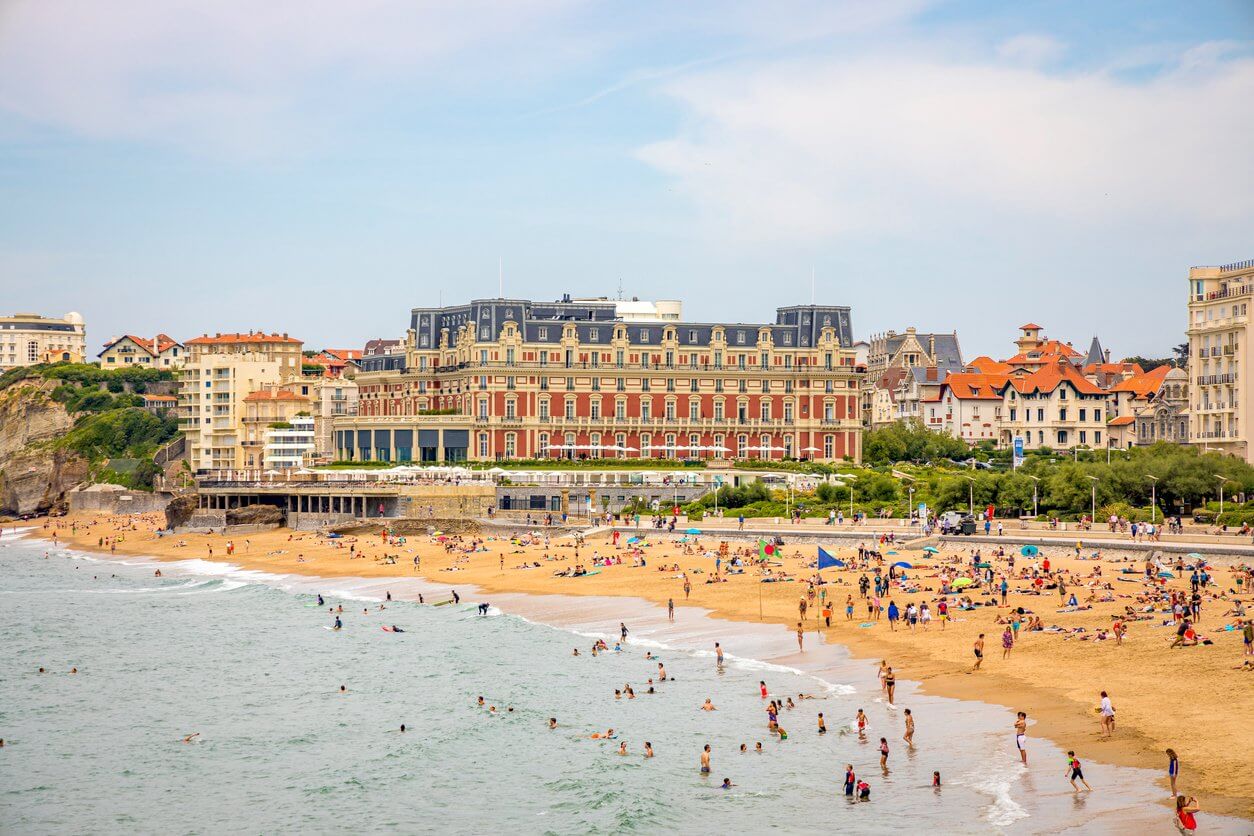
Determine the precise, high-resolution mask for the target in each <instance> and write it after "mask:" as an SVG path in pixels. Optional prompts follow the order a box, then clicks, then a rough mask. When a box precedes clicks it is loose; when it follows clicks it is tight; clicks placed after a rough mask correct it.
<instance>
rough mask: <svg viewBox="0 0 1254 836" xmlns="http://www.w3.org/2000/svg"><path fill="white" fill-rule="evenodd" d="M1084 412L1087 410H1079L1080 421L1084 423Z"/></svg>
mask: <svg viewBox="0 0 1254 836" xmlns="http://www.w3.org/2000/svg"><path fill="white" fill-rule="evenodd" d="M1086 412H1087V410H1083V409H1081V410H1080V423H1084V418H1085V413H1086Z"/></svg>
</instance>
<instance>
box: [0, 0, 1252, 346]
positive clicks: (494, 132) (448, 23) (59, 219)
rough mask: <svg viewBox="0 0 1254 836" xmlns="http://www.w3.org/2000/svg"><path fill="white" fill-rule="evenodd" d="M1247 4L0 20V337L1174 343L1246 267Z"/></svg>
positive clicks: (241, 12)
mask: <svg viewBox="0 0 1254 836" xmlns="http://www.w3.org/2000/svg"><path fill="white" fill-rule="evenodd" d="M1251 137H1254V4H1251V3H1249V2H1235V0H1234V1H1233V2H1209V3H1206V2H1202V3H1192V4H1179V3H1167V2H1158V3H1155V2H1109V3H1091V2H1090V3H1082V2H1035V3H1031V2H1029V3H1016V4H1006V3H992V2H950V3H945V2H926V0H880V2H876V3H852V2H844V3H842V2H775V3H761V4H755V3H748V2H727V3H699V2H694V3H684V4H675V3H663V2H648V1H647V0H646V2H636V3H631V4H607V3H587V2H580V0H511V2H498V1H497V0H469V1H468V2H462V3H457V4H441V3H423V2H413V0H410V2H400V0H395V2H394V0H362V2H356V3H348V2H331V0H303V2H295V0H273V1H272V2H269V3H265V4H257V3H250V2H238V0H218V2H214V3H204V2H199V1H195V2H194V0H160V1H159V0H116V2H114V3H110V4H100V3H92V2H68V0H9V2H7V3H4V4H0V311H6V312H9V311H16V310H22V311H25V310H35V311H41V312H46V313H54V314H59V313H62V312H64V311H67V310H79V311H81V312H82V313H83V314H84V315H85V316H86V317H87V321H88V328H89V337H90V339H91V342H92V343H93V345H96V346H97V347H96V349H95V350H99V346H98V344H99V343H101V342H103V340H104V339H105V338H106V337H108V336H110V335H113V334H119V333H123V332H131V333H140V334H150V333H153V332H155V331H158V330H160V331H165V332H167V333H169V334H171V335H173V336H175V337H179V338H186V337H190V336H194V335H196V334H199V333H202V332H204V331H209V332H213V331H227V330H239V329H243V330H248V329H251V328H265V329H268V330H278V331H287V332H290V333H292V334H293V335H295V336H299V337H301V338H303V339H304V340H305V341H306V342H307V343H308V344H309V346H310V347H322V346H339V347H344V346H350V347H351V346H360V345H361V344H362V343H363V342H364V341H365V340H366V339H368V338H370V337H374V336H389V337H393V336H399V335H400V334H401V332H402V331H403V329H404V328H405V326H406V322H407V312H408V309H409V308H410V307H412V306H414V305H429V304H435V303H436V302H438V301H439V300H440V299H441V298H442V299H443V300H444V301H445V302H446V303H448V302H454V301H462V300H465V299H467V298H471V297H479V296H493V295H496V292H497V265H498V258H501V259H503V260H504V273H505V290H506V293H507V294H508V295H511V296H531V297H534V298H541V299H544V298H555V297H556V296H558V295H559V294H561V293H563V292H571V293H575V294H580V295H614V294H615V293H616V292H617V289H618V287H619V284H620V282H621V285H622V287H623V289H624V292H625V293H626V294H627V295H638V296H640V297H642V298H658V297H660V298H675V297H678V298H681V299H683V300H684V303H685V312H686V314H687V315H688V316H689V317H690V318H694V319H702V320H715V319H721V320H740V321H758V320H761V319H763V318H770V317H771V316H772V314H773V311H774V308H775V307H776V306H778V305H785V304H793V303H797V302H804V301H807V300H808V299H809V297H810V277H811V272H812V271H813V273H814V275H815V276H816V286H817V297H818V298H819V300H820V301H824V302H832V303H839V304H849V305H851V306H852V307H853V323H854V328H855V332H856V334H857V335H859V336H865V335H867V334H868V333H870V332H872V331H878V330H886V329H889V328H895V329H898V330H900V329H903V328H905V327H907V326H910V325H915V326H917V327H919V328H920V329H925V330H951V329H957V331H958V333H959V336H960V339H961V341H962V344H963V347H964V351H965V353H966V354H967V355H968V356H975V355H976V354H981V353H989V354H994V355H1005V354H1008V353H1010V351H1011V346H1010V341H1011V340H1012V339H1013V338H1014V337H1015V330H1014V329H1015V326H1017V325H1019V324H1020V323H1021V322H1024V321H1027V320H1032V321H1035V322H1038V323H1041V324H1042V325H1044V326H1045V328H1046V332H1047V333H1048V334H1049V335H1050V336H1054V337H1058V338H1060V339H1069V340H1072V341H1074V342H1076V343H1077V344H1079V345H1085V346H1086V345H1087V343H1088V341H1089V339H1091V337H1092V336H1093V334H1094V333H1098V334H1100V335H1101V337H1102V339H1103V341H1104V342H1105V343H1106V344H1107V345H1108V346H1109V347H1110V348H1111V349H1112V350H1113V351H1114V352H1115V353H1116V354H1120V355H1123V354H1153V355H1161V354H1165V353H1167V351H1168V350H1169V348H1170V346H1171V345H1173V344H1174V343H1177V342H1180V341H1181V340H1182V339H1183V328H1184V303H1185V283H1184V279H1185V276H1186V275H1187V270H1188V267H1189V266H1190V265H1194V264H1219V263H1225V262H1230V261H1237V260H1242V259H1246V258H1254V153H1251V152H1250V150H1249V149H1250V148H1251V147H1254V146H1252V145H1251V139H1250V138H1251Z"/></svg>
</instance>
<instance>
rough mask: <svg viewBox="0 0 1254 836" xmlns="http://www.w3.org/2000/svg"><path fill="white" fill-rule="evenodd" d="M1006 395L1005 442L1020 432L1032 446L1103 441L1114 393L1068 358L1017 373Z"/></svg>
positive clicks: (1005, 389) (1005, 387) (1004, 388)
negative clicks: (1106, 389)
mask: <svg viewBox="0 0 1254 836" xmlns="http://www.w3.org/2000/svg"><path fill="white" fill-rule="evenodd" d="M999 391H1000V393H1001V395H1002V421H1001V429H1000V438H1001V444H1002V446H1007V447H1008V446H1011V445H1012V444H1013V443H1014V439H1015V438H1016V437H1018V438H1022V439H1023V446H1024V448H1025V449H1027V450H1034V449H1037V448H1040V447H1048V448H1050V449H1054V450H1058V449H1071V448H1073V447H1103V446H1104V445H1105V444H1106V443H1107V441H1106V419H1107V413H1108V406H1109V395H1108V394H1107V392H1106V391H1105V390H1104V389H1102V388H1101V387H1100V386H1098V385H1097V384H1096V383H1094V382H1093V381H1091V380H1089V379H1088V378H1086V377H1085V376H1084V375H1083V374H1082V373H1081V371H1080V370H1079V369H1078V368H1076V366H1075V365H1074V364H1073V363H1072V362H1071V361H1070V360H1068V359H1062V358H1060V359H1057V360H1056V361H1055V362H1054V363H1053V364H1052V365H1047V366H1040V367H1039V368H1038V369H1037V370H1036V371H1034V372H1032V373H1031V374H1023V375H1012V376H1010V377H1009V379H1008V380H1007V381H1006V383H1004V384H1003V385H1002V386H1000V387H999Z"/></svg>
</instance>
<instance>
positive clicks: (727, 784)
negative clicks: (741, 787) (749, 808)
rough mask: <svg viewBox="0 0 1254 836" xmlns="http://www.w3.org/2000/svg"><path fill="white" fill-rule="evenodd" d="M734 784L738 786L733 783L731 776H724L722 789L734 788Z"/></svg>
mask: <svg viewBox="0 0 1254 836" xmlns="http://www.w3.org/2000/svg"><path fill="white" fill-rule="evenodd" d="M734 786H736V785H735V784H733V783H732V782H731V778H724V779H723V786H722V789H725V790H729V789H731V788H732V787H734Z"/></svg>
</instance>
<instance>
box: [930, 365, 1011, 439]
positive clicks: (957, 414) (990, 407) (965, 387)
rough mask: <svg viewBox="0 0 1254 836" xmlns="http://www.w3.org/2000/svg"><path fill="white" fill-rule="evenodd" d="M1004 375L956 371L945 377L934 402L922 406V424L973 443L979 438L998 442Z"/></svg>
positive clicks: (1003, 406) (1007, 378)
mask: <svg viewBox="0 0 1254 836" xmlns="http://www.w3.org/2000/svg"><path fill="white" fill-rule="evenodd" d="M1009 380H1010V376H1009V375H1005V374H1000V375H998V374H981V373H979V372H957V373H954V374H951V375H949V377H947V378H945V382H944V383H943V384H942V385H941V387H940V393H939V394H938V396H937V397H936V399H935V400H934V401H929V402H927V403H925V404H924V405H923V408H924V426H925V427H927V428H928V429H931V430H937V431H939V432H943V433H946V434H948V435H952V436H953V437H954V438H959V439H962V440H963V441H965V442H967V443H968V444H970V445H972V446H975V445H976V444H979V443H980V442H982V441H991V442H993V443H994V444H1000V443H1001V441H1002V438H1001V429H1002V417H1003V414H1004V413H1005V398H1004V396H1003V394H1002V388H1003V387H1005V386H1006V385H1007V383H1009Z"/></svg>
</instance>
